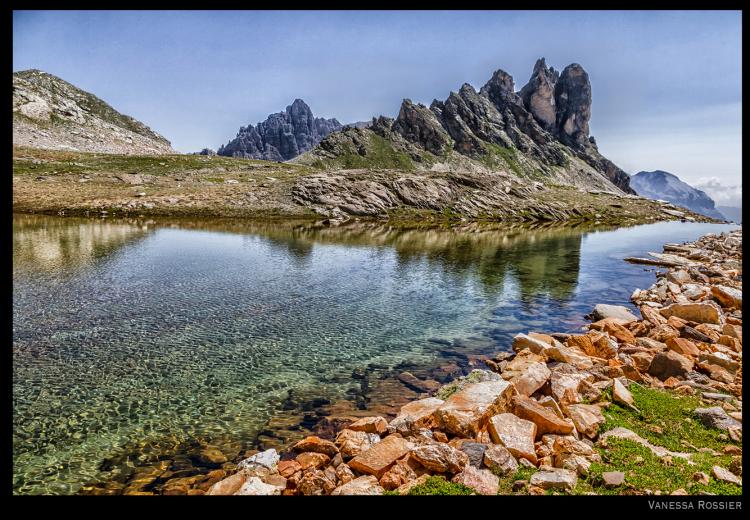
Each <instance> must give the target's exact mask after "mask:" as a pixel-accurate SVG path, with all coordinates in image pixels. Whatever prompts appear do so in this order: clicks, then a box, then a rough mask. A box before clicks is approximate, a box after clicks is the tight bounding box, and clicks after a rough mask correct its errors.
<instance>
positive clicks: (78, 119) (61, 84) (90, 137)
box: [13, 69, 176, 155]
mask: <svg viewBox="0 0 750 520" xmlns="http://www.w3.org/2000/svg"><path fill="white" fill-rule="evenodd" d="M13 144H14V145H20V146H31V147H34V148H44V149H52V150H70V151H81V152H97V153H118V154H136V155H152V154H171V153H176V152H175V151H174V150H173V149H172V147H171V145H170V142H169V141H168V140H167V139H165V138H164V137H163V136H161V135H159V134H158V133H156V132H155V131H153V130H152V129H150V128H149V127H148V126H146V125H144V124H143V123H141V122H140V121H137V120H136V119H134V118H132V117H130V116H127V115H124V114H121V113H120V112H118V111H116V110H115V109H114V108H112V107H111V106H110V105H108V104H107V103H106V102H104V101H102V100H101V99H99V98H98V97H96V96H94V95H93V94H91V93H89V92H86V91H84V90H81V89H79V88H78V87H75V86H73V85H71V84H70V83H68V82H67V81H64V80H62V79H60V78H58V77H57V76H54V75H52V74H48V73H46V72H42V71H40V70H36V69H32V70H24V71H21V72H14V73H13Z"/></svg>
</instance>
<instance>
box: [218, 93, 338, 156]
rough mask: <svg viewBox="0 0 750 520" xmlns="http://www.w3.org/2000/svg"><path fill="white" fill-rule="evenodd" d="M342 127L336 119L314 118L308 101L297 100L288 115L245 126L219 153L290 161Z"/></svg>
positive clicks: (289, 107) (275, 116) (280, 113)
mask: <svg viewBox="0 0 750 520" xmlns="http://www.w3.org/2000/svg"><path fill="white" fill-rule="evenodd" d="M342 128H343V126H342V125H341V123H339V122H338V121H337V120H336V119H324V118H321V117H314V116H313V113H312V110H310V107H309V106H307V104H306V103H305V102H304V101H302V100H301V99H295V100H294V103H292V104H291V105H289V106H288V107H286V110H285V111H284V112H278V113H276V114H271V115H270V116H268V119H266V120H265V121H263V122H261V123H258V124H257V125H255V126H253V125H248V126H243V127H241V128H240V130H239V132H238V133H237V137H235V138H234V139H232V140H231V141H229V142H228V143H227V144H226V145H223V146H221V147H220V148H219V150H218V151H217V152H216V153H217V154H218V155H226V156H230V157H242V158H245V159H264V160H267V161H286V160H289V159H292V158H294V157H296V156H298V155H299V154H301V153H304V152H306V151H308V150H310V149H312V148H313V147H314V146H315V145H316V144H318V143H319V142H320V141H321V140H322V139H323V138H324V137H326V136H327V135H329V134H330V133H332V132H336V131H338V130H341V129H342Z"/></svg>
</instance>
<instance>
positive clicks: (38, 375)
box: [13, 215, 734, 494]
mask: <svg viewBox="0 0 750 520" xmlns="http://www.w3.org/2000/svg"><path fill="white" fill-rule="evenodd" d="M732 228H734V226H730V225H710V224H694V223H659V224H653V225H646V226H639V227H634V228H621V229H617V230H611V231H590V230H588V231H587V230H583V229H580V228H579V229H569V228H568V229H536V230H529V229H508V228H496V229H490V228H487V227H477V226H466V227H465V228H464V229H458V230H444V229H443V230H421V231H420V230H411V231H399V230H397V229H392V228H389V227H387V226H380V225H374V224H355V225H353V226H345V227H342V228H322V229H320V228H314V227H311V226H310V225H292V224H282V223H278V224H247V223H240V222H232V221H221V222H190V221H180V222H177V223H175V222H164V221H149V220H130V221H113V220H96V219H90V220H89V219H72V218H56V217H37V216H24V215H17V216H16V217H14V232H13V245H14V265H13V283H14V287H13V360H14V367H13V370H14V381H13V405H14V418H13V421H14V438H13V451H14V491H15V492H16V493H54V494H69V493H75V492H76V491H77V490H78V489H79V488H80V487H81V485H82V484H84V483H86V482H94V481H97V480H103V479H104V480H106V479H109V478H113V476H114V474H115V473H117V471H122V469H117V468H115V469H113V468H110V467H108V466H107V465H106V464H103V461H105V460H106V459H109V458H112V457H116V456H117V454H118V453H120V452H122V451H123V450H125V449H130V450H132V445H133V444H136V445H137V444H139V443H148V442H151V441H153V442H154V443H157V444H159V443H161V444H160V445H165V444H170V443H171V444H174V445H176V444H179V443H181V442H186V441H189V440H190V439H197V438H198V439H206V440H208V441H210V442H214V443H221V442H225V441H222V439H224V440H226V439H237V440H240V441H243V442H244V441H245V440H249V439H253V438H254V437H255V436H256V435H257V434H258V432H259V431H260V430H262V429H263V428H264V427H265V425H267V423H268V421H269V420H270V419H272V418H273V417H274V416H275V414H277V413H278V412H279V409H280V408H281V407H282V405H283V403H284V402H285V399H286V398H287V397H288V396H289V392H290V391H292V392H293V393H294V394H295V395H308V396H315V397H318V398H323V399H330V400H336V399H352V395H353V393H354V392H353V390H355V389H356V388H358V387H359V385H360V383H359V382H358V381H356V380H354V379H353V378H352V377H351V376H352V372H353V370H356V369H361V368H363V367H366V366H380V367H385V368H389V367H390V368H392V367H395V366H397V365H399V364H400V363H404V362H407V363H414V364H420V363H431V362H434V361H435V360H436V359H440V358H441V357H445V356H450V355H452V354H466V353H471V354H485V353H487V354H488V353H492V352H494V351H497V350H501V349H506V348H509V346H510V343H511V338H512V337H513V335H515V334H517V333H518V332H527V331H529V330H540V331H572V330H575V329H577V328H579V327H580V326H581V325H583V324H584V323H585V319H584V318H583V315H584V314H586V313H588V312H589V311H590V310H591V308H592V307H593V305H594V304H596V303H617V304H623V303H626V302H628V301H629V296H630V294H631V293H632V291H633V289H634V288H635V287H640V288H645V287H647V286H648V285H650V284H651V283H653V281H654V278H653V272H652V271H651V270H647V269H644V268H643V267H642V266H636V265H631V264H627V263H625V262H623V261H622V258H623V257H625V256H629V255H645V254H646V252H647V251H661V245H662V244H663V243H665V242H680V241H685V240H693V239H695V238H697V237H698V236H700V235H702V234H705V233H708V232H716V233H718V232H721V231H725V230H728V229H732ZM227 442H228V441H227ZM144 456H145V455H144ZM135 462H137V460H136V461H135Z"/></svg>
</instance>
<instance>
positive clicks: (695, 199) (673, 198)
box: [630, 170, 725, 220]
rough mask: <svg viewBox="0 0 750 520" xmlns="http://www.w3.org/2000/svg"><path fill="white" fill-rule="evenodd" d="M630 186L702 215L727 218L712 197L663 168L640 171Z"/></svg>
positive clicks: (633, 177) (639, 192) (632, 179)
mask: <svg viewBox="0 0 750 520" xmlns="http://www.w3.org/2000/svg"><path fill="white" fill-rule="evenodd" d="M630 186H631V187H632V188H633V189H634V190H635V191H636V192H637V193H638V194H639V195H642V196H644V197H648V198H650V199H661V200H666V201H668V202H671V203H672V204H676V205H678V206H682V207H683V208H688V209H691V210H693V211H695V212H696V213H700V214H701V215H706V216H707V217H712V218H716V219H721V220H725V217H724V215H722V214H721V213H720V212H719V211H718V210H717V209H716V207H715V203H714V201H713V199H712V198H711V197H709V196H708V195H707V194H706V193H705V192H703V191H701V190H698V189H696V188H693V187H692V186H690V185H689V184H687V183H686V182H683V181H681V180H680V178H679V177H677V176H676V175H675V174H673V173H669V172H665V171H663V170H654V171H652V172H646V171H642V172H638V173H636V174H635V175H633V176H632V177H631V178H630Z"/></svg>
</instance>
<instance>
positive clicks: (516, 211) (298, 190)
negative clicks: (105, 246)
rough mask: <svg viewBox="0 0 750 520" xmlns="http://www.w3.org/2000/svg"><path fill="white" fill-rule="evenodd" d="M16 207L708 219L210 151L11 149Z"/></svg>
mask: <svg viewBox="0 0 750 520" xmlns="http://www.w3.org/2000/svg"><path fill="white" fill-rule="evenodd" d="M13 152H14V153H13V210H14V211H18V212H26V213H46V214H60V215H85V216H100V215H106V216H112V217H133V216H136V217H137V216H143V215H145V216H152V215H161V216H201V217H209V216H211V217H242V218H267V217H284V218H316V219H321V218H324V219H330V220H331V222H332V223H340V222H344V221H347V220H351V219H355V218H365V219H368V218H371V219H390V220H402V221H407V220H408V221H417V220H419V221H441V222H443V221H453V222H458V221H460V220H490V221H492V220H502V221H515V222H550V221H557V222H563V221H564V222H567V221H587V222H598V223H602V224H612V225H629V224H638V223H646V222H653V221H657V220H680V219H684V220H698V221H701V220H710V219H707V218H706V217H703V216H701V215H698V214H695V213H692V212H690V211H687V210H683V209H681V208H677V207H675V206H672V205H671V204H668V203H662V202H658V201H653V200H648V199H644V198H641V197H637V196H635V195H626V194H623V193H622V192H620V193H616V192H613V191H606V190H604V191H602V190H593V189H591V190H587V189H584V188H576V187H574V186H570V185H561V184H560V185H558V184H542V183H540V182H534V181H529V180H528V179H523V178H520V177H517V176H514V175H512V174H506V173H503V172H501V171H495V172H490V171H482V172H473V173H471V172H467V173H457V172H433V171H417V170H408V171H406V170H397V169H344V170H326V169H323V170H321V169H318V168H317V167H314V166H304V165H300V164H290V163H277V162H271V161H256V160H246V159H235V158H230V157H218V156H211V155H178V154H171V155H152V156H134V155H116V154H95V153H81V152H65V151H55V150H40V149H34V148H26V147H15V148H14V151H13Z"/></svg>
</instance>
